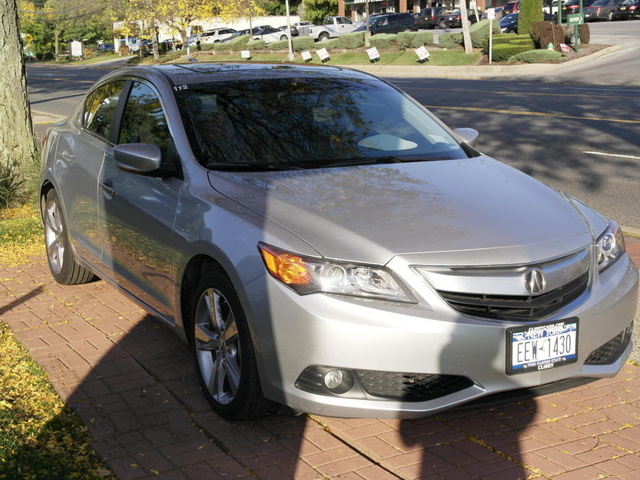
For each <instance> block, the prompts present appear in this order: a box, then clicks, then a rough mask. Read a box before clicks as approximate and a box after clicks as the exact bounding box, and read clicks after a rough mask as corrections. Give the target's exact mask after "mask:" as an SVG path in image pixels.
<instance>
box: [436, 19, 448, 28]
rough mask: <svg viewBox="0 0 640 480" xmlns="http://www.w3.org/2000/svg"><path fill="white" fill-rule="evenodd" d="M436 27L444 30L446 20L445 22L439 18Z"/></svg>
mask: <svg viewBox="0 0 640 480" xmlns="http://www.w3.org/2000/svg"><path fill="white" fill-rule="evenodd" d="M438 28H440V29H442V30H444V29H445V28H447V22H445V21H444V20H440V21H439V22H438Z"/></svg>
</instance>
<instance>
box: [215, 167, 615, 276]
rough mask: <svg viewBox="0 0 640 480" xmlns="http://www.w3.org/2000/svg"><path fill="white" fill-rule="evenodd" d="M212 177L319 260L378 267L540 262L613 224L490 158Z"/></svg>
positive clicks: (585, 241) (586, 241) (223, 190)
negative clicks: (398, 259)
mask: <svg viewBox="0 0 640 480" xmlns="http://www.w3.org/2000/svg"><path fill="white" fill-rule="evenodd" d="M209 178H210V182H211V185H212V186H213V187H214V188H215V189H216V190H217V191H219V192H220V193H222V194H223V195H225V196H228V197H230V198H232V199H234V200H235V201H237V202H239V203H241V204H243V205H244V206H246V207H248V208H250V209H252V210H253V211H256V212H258V213H260V214H261V215H263V216H264V217H265V218H266V219H268V220H270V221H271V222H275V223H276V224H278V225H280V226H281V227H284V228H285V229H287V230H288V231H290V232H291V233H293V234H294V235H296V236H297V237H299V238H301V239H303V240H304V241H305V242H307V243H308V244H309V245H310V246H311V247H313V248H314V249H315V250H316V251H317V252H318V253H319V254H320V255H322V256H325V257H328V258H334V259H343V260H349V261H358V262H365V263H373V264H385V263H387V262H388V261H389V260H390V259H391V258H393V257H394V256H396V255H401V256H404V257H410V258H409V261H411V262H412V263H422V264H430V265H458V264H463V265H488V264H516V263H517V264H523V263H533V262H536V261H541V260H545V259H549V258H555V257H559V256H562V255H564V254H566V253H568V252H573V251H575V250H578V249H580V248H583V247H584V246H585V245H587V244H589V243H590V242H591V241H592V240H593V235H592V233H591V230H590V226H589V223H594V222H599V223H601V224H599V225H597V226H595V225H592V227H593V228H595V229H604V228H605V226H606V221H605V220H604V219H602V218H601V217H599V216H597V215H596V214H595V213H594V212H592V211H591V210H588V209H587V208H586V207H584V206H581V205H579V206H575V205H574V204H573V203H572V202H571V201H570V200H569V199H568V198H567V197H565V196H563V195H561V194H559V193H558V192H556V191H554V190H552V189H551V188H549V187H547V186H546V185H544V184H542V183H540V182H538V181H536V180H534V179H533V178H531V177H529V176H527V175H525V174H524V173H522V172H520V171H518V170H516V169H513V168H511V167H509V166H507V165H504V164H502V163H500V162H497V161H495V160H493V159H491V158H488V157H484V156H483V157H477V158H472V159H465V160H448V161H433V162H419V163H398V164H389V165H375V166H359V167H341V168H327V169H314V170H295V171H285V172H268V173H263V172H251V173H236V172H233V173H231V172H210V174H209ZM585 212H586V213H585ZM586 217H588V218H589V221H587V220H586ZM276 246H279V247H284V246H283V245H276Z"/></svg>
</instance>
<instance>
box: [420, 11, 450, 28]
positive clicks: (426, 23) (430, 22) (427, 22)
mask: <svg viewBox="0 0 640 480" xmlns="http://www.w3.org/2000/svg"><path fill="white" fill-rule="evenodd" d="M446 11H447V9H446V8H445V7H428V8H423V9H422V10H420V13H418V14H417V16H416V20H417V23H418V28H429V29H432V28H436V26H438V20H439V19H440V16H441V15H442V14H443V13H444V12H446Z"/></svg>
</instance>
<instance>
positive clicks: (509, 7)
mask: <svg viewBox="0 0 640 480" xmlns="http://www.w3.org/2000/svg"><path fill="white" fill-rule="evenodd" d="M519 11H520V2H509V3H507V4H505V5H503V6H502V16H503V17H504V16H506V15H509V14H511V13H518V12H519Z"/></svg>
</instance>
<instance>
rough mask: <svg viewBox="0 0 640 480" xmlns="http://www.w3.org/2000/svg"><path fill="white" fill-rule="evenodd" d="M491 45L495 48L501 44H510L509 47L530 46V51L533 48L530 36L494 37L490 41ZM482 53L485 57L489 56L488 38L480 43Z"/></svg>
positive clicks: (504, 35) (502, 35) (509, 35)
mask: <svg viewBox="0 0 640 480" xmlns="http://www.w3.org/2000/svg"><path fill="white" fill-rule="evenodd" d="M491 43H492V45H493V46H494V47H495V46H496V45H503V44H506V43H508V44H511V45H523V44H526V45H530V46H531V49H534V48H535V44H534V43H533V40H532V39H531V35H514V34H512V33H505V34H501V35H496V36H495V37H493V38H492V40H491ZM482 53H484V54H485V55H488V54H489V37H487V38H485V39H484V41H483V42H482Z"/></svg>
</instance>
